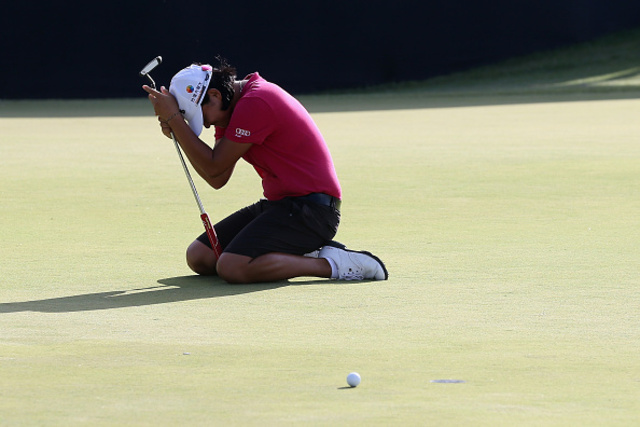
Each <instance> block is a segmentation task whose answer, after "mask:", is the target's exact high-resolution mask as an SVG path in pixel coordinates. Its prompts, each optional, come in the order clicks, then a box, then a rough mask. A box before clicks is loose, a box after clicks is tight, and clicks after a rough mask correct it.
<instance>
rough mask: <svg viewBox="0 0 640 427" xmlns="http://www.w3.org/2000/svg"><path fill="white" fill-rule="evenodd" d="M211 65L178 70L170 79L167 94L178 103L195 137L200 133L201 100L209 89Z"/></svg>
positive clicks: (201, 120)
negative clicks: (173, 97)
mask: <svg viewBox="0 0 640 427" xmlns="http://www.w3.org/2000/svg"><path fill="white" fill-rule="evenodd" d="M212 70H213V68H212V67H211V65H207V64H205V65H195V64H194V65H190V66H188V67H187V68H185V69H183V70H180V72H178V73H177V74H176V75H175V76H173V78H172V79H171V86H169V92H170V93H171V95H173V96H175V98H176V100H177V101H178V107H179V108H180V111H181V112H182V116H183V117H184V118H185V119H186V120H187V122H189V127H190V128H191V130H192V131H193V133H195V134H196V135H197V136H200V134H201V133H202V125H203V122H204V119H203V118H202V99H203V98H204V94H205V93H206V92H207V88H208V87H209V81H210V80H211V73H212Z"/></svg>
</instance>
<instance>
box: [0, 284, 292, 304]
mask: <svg viewBox="0 0 640 427" xmlns="http://www.w3.org/2000/svg"><path fill="white" fill-rule="evenodd" d="M158 283H159V284H160V285H159V286H151V287H148V288H140V289H130V290H123V291H109V292H97V293H92V294H82V295H72V296H67V297H60V298H49V299H43V300H35V301H23V302H10V303H0V313H17V312H23V311H36V312H41V313H70V312H78V311H94V310H109V309H114V308H124V307H139V306H145V305H154V304H166V303H172V302H180V301H190V300H198V299H207V298H219V297H227V296H233V295H240V294H247V293H251V292H260V291H268V290H271V289H277V288H281V287H283V286H289V285H290V283H288V282H278V283H263V284H252V285H229V284H228V283H226V282H224V281H222V280H221V279H219V278H217V277H202V276H183V277H171V278H166V279H160V280H158Z"/></svg>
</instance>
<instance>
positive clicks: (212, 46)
mask: <svg viewBox="0 0 640 427" xmlns="http://www.w3.org/2000/svg"><path fill="white" fill-rule="evenodd" d="M0 13H1V18H0V24H1V27H0V28H2V38H1V41H0V44H1V45H0V47H2V68H1V71H0V99H19V98H41V99H44V98H117V97H138V96H144V94H143V93H142V91H141V89H140V85H141V84H142V83H143V82H144V80H143V79H141V78H140V77H138V75H137V74H138V72H139V70H140V69H141V68H142V67H143V66H144V65H145V64H146V63H147V62H148V61H150V60H151V59H152V58H153V57H155V56H157V55H162V56H163V59H164V63H163V65H162V66H161V67H160V68H158V69H157V70H156V71H155V72H154V73H152V75H153V76H154V78H155V80H156V81H157V82H158V83H159V84H164V85H167V86H168V83H169V80H170V78H171V76H172V75H173V74H174V73H176V72H177V71H178V70H179V69H181V68H183V67H185V66H187V65H189V64H190V63H191V62H193V61H200V62H209V63H213V64H215V62H214V57H215V56H216V55H217V54H221V55H223V56H224V57H226V58H227V59H228V60H229V61H230V62H231V63H232V64H234V65H235V66H236V67H237V68H238V73H239V75H240V77H243V76H244V75H245V74H248V73H250V72H253V71H260V73H261V74H262V75H263V76H264V77H265V78H267V79H268V80H271V81H274V82H276V83H278V84H280V85H281V86H283V87H284V88H285V89H287V90H289V91H290V92H293V93H308V92H314V91H324V90H334V89H343V88H353V87H362V86H368V85H375V84H381V83H389V82H397V81H404V80H420V79H426V78H429V77H433V76H436V75H441V74H446V73H449V72H452V71H458V70H464V69H467V68H470V67H473V66H477V65H482V64H487V63H491V62H495V61H498V60H501V59H505V58H508V57H512V56H515V55H522V54H526V53H531V52H535V51H539V50H544V49H550V48H555V47H560V46H565V45H569V44H572V43H576V42H582V41H588V40H592V39H594V38H596V37H598V36H602V35H605V34H608V33H611V32H614V31H618V30H623V29H628V28H632V27H636V26H639V25H640V1H638V0H633V1H631V0H626V1H623V0H536V1H533V0H495V1H481V0H477V1H468V0H441V1H408V0H391V1H385V2H381V1H380V2H379V1H375V0H368V1H360V0H355V1H349V0H301V1H277V0H274V1H265V0H261V1H254V0H246V1H243V2H237V3H236V2H220V1H214V0H208V1H207V0H182V1H180V0H164V1H163V0H155V1H152V0H129V1H119V0H115V1H91V0H88V1H82V2H80V1H67V2H65V1H59V2H42V1H36V2H29V1H28V0H27V1H23V2H21V3H20V2H18V1H15V0H14V1H9V2H8V3H7V4H3V6H2V10H1V12H0Z"/></svg>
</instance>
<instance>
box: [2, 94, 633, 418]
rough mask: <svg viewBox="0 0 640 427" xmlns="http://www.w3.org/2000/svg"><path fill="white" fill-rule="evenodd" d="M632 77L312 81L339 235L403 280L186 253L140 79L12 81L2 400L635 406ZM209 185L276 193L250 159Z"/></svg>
mask: <svg viewBox="0 0 640 427" xmlns="http://www.w3.org/2000/svg"><path fill="white" fill-rule="evenodd" d="M631 95H632V94H626V95H625V98H628V99H615V98H619V97H620V96H619V92H615V93H612V94H611V96H608V94H607V93H606V92H605V91H602V90H599V91H598V95H597V97H595V98H597V99H592V100H585V99H584V97H582V96H577V97H576V96H573V95H568V94H566V93H564V92H561V93H559V94H557V95H553V94H552V93H550V94H547V95H546V96H545V99H544V101H546V102H539V101H541V99H540V98H539V97H538V96H536V95H535V94H519V95H509V96H494V95H491V92H490V91H489V92H487V93H486V94H485V95H482V94H478V93H473V94H472V95H469V96H464V95H461V94H457V95H456V99H455V100H454V101H453V102H452V101H451V100H450V99H449V98H447V97H445V96H444V95H443V96H440V97H438V96H430V95H429V96H427V95H425V96H424V97H421V98H419V102H417V101H416V97H415V94H407V93H403V92H402V91H400V92H398V93H385V94H369V95H366V94H361V95H357V96H346V95H326V96H320V97H307V98H304V99H303V101H304V102H305V103H306V104H307V105H308V107H309V108H310V110H311V111H313V115H314V118H315V120H316V121H317V123H318V125H319V126H320V128H321V130H322V131H323V133H324V135H325V137H326V139H327V141H328V143H329V146H330V148H331V150H332V153H333V156H334V160H335V163H336V166H337V170H338V174H339V176H340V178H341V181H342V185H343V190H344V199H345V201H344V204H343V222H342V225H341V229H340V231H339V234H338V236H337V238H338V240H340V241H342V242H344V243H346V244H348V245H349V246H350V247H352V248H355V249H367V250H370V251H372V252H374V253H376V254H377V255H379V256H380V257H381V258H382V259H383V260H384V261H385V262H386V264H387V267H388V268H389V271H390V279H389V281H387V282H362V283H344V282H334V281H327V280H319V279H313V278H303V279H296V280H292V281H289V282H282V283H267V284H260V285H249V286H231V285H226V284H224V283H222V282H220V281H219V280H217V279H210V278H200V277H195V276H192V275H191V274H190V271H189V270H188V269H187V267H186V265H185V263H184V249H185V248H186V246H187V245H188V244H189V243H190V242H191V240H192V239H193V238H194V236H196V235H198V234H200V233H201V232H202V231H201V224H200V222H199V218H198V211H197V207H196V205H195V202H194V200H193V197H192V195H191V193H190V191H189V188H188V184H187V182H186V180H185V178H184V175H183V172H182V170H181V167H180V165H179V161H178V159H177V158H176V157H177V156H176V153H175V149H174V148H173V145H172V142H171V141H170V140H168V139H165V138H164V137H162V136H161V135H160V133H159V130H158V127H157V123H156V121H155V119H154V117H153V116H152V113H151V109H150V107H149V106H148V105H147V104H146V101H145V100H144V99H143V100H139V101H126V100H123V101H95V102H81V103H79V102H45V103H36V102H13V103H12V102H5V103H3V104H4V105H3V110H2V111H3V112H7V111H13V112H14V113H6V114H4V117H3V118H0V123H1V125H2V130H3V137H2V143H1V145H0V150H1V152H0V216H1V218H2V226H1V227H0V241H2V245H0V251H1V252H0V269H1V271H2V279H1V282H0V325H1V328H0V385H1V387H0V419H1V420H2V424H3V425H52V426H56V425H60V426H62V425H65V426H66V425H78V424H86V425H95V426H101V425H104V426H111V425H149V426H150V425H185V424H189V425H293V424H309V425H479V426H495V425H505V426H506V425H557V426H561V425H563V426H564V425H632V424H634V423H635V422H637V420H638V414H640V403H639V402H640V399H639V398H640V354H639V352H638V349H639V348H640V316H639V314H638V301H640V290H639V289H638V283H639V280H640V274H639V273H640V268H639V267H638V259H640V248H639V245H638V242H639V241H640V231H639V230H640V219H639V218H640V216H639V215H638V212H639V211H640V199H639V198H638V194H639V192H640V166H639V165H640V162H639V160H640V145H639V144H638V135H640V124H638V121H637V115H638V111H639V110H640V99H638V98H636V97H633V96H631ZM403 102H406V105H408V106H411V107H412V108H406V109H403V108H401V107H402V105H403ZM331 106H332V107H333V108H334V110H335V111H333V112H332V111H330V110H331V108H329V107H331ZM387 107H389V108H388V109H387ZM391 107H392V108H391ZM16 111H19V112H20V113H19V114H17V113H15V112H16ZM91 111H95V112H100V113H99V115H97V116H92V115H91V114H90V112H91ZM96 114H97V113H96ZM207 138H208V140H209V142H210V137H209V136H208V137H207ZM196 185H197V186H198V188H199V190H200V193H201V196H202V198H203V201H204V204H205V206H206V208H207V209H208V211H209V214H210V215H211V216H212V218H213V219H214V220H215V219H219V218H223V217H224V216H226V215H227V214H229V213H231V212H233V211H235V210H236V209H238V208H240V207H242V206H244V205H246V204H249V203H251V202H253V201H255V200H256V199H258V198H259V197H260V196H261V191H260V184H259V180H258V177H257V175H256V174H255V173H254V172H253V171H252V170H251V168H250V167H248V166H245V165H242V166H241V167H239V168H238V170H237V173H236V176H234V178H233V179H232V181H231V183H230V184H229V186H228V187H226V188H224V189H223V190H220V191H214V190H210V189H207V188H206V186H205V184H204V182H203V181H202V180H200V179H199V178H196ZM351 371H357V372H359V373H360V374H361V376H362V384H361V385H360V386H359V387H357V388H354V389H351V388H346V386H347V384H346V376H347V374H348V373H349V372H351ZM445 379H446V380H462V381H464V382H463V383H454V384H443V383H436V382H433V381H434V380H445Z"/></svg>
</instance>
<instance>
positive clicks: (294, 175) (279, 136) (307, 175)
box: [216, 73, 342, 200]
mask: <svg viewBox="0 0 640 427" xmlns="http://www.w3.org/2000/svg"><path fill="white" fill-rule="evenodd" d="M247 77H249V81H248V82H247V84H246V85H245V87H244V90H243V92H242V97H241V98H240V99H239V100H238V103H237V104H236V106H235V109H234V110H233V114H232V115H231V120H230V122H229V126H228V127H227V128H220V127H216V139H220V138H222V137H223V136H225V137H226V138H227V139H229V140H231V141H233V142H238V143H246V144H253V146H252V147H251V148H250V149H249V151H247V152H246V154H245V155H244V156H243V158H244V159H245V160H246V161H247V162H248V163H250V164H251V165H252V166H253V168H254V169H255V170H256V172H257V173H258V175H260V177H261V178H262V188H263V189H264V196H265V197H266V198H267V199H268V200H280V199H282V198H284V197H292V196H294V197H295V196H303V195H306V194H309V193H326V194H329V195H331V196H334V197H337V198H341V197H342V190H341V189H340V183H339V181H338V177H337V175H336V171H335V167H334V165H333V160H332V159H331V154H330V153H329V149H328V147H327V144H326V143H325V141H324V138H323V137H322V134H321V133H320V130H319V129H318V127H317V126H316V124H315V122H314V121H313V119H312V118H311V116H310V115H309V113H308V112H307V110H306V109H305V108H304V107H303V106H302V104H300V102H298V101H297V100H296V99H295V98H294V97H293V96H291V95H289V94H288V93H287V92H286V91H284V90H283V89H282V88H280V87H279V86H277V85H275V84H273V83H270V82H268V81H266V80H265V79H263V78H262V77H260V75H259V74H258V73H253V74H250V75H249V76H247Z"/></svg>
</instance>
